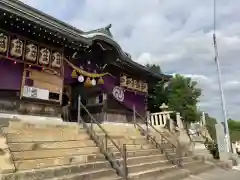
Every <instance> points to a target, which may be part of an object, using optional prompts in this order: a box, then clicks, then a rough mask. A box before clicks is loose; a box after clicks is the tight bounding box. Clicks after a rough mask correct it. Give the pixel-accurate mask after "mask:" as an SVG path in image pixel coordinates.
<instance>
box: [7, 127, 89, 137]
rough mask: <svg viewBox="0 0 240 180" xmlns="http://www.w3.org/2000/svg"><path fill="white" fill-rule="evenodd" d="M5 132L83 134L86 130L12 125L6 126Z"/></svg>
mask: <svg viewBox="0 0 240 180" xmlns="http://www.w3.org/2000/svg"><path fill="white" fill-rule="evenodd" d="M3 132H4V133H8V134H32V133H37V134H46V135H55V134H56V135H58V134H59V133H65V134H67V133H69V134H81V133H86V130H85V129H83V128H79V129H74V130H69V129H60V128H28V127H23V128H11V127H5V128H3Z"/></svg>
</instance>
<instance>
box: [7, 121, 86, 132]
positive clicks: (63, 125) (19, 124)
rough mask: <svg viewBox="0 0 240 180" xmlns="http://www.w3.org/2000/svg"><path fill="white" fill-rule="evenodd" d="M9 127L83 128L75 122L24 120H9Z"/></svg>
mask: <svg viewBox="0 0 240 180" xmlns="http://www.w3.org/2000/svg"><path fill="white" fill-rule="evenodd" d="M8 127H9V128H43V129H49V130H51V129H58V130H61V129H64V130H70V131H71V130H78V129H79V128H83V126H82V125H78V124H77V123H75V122H61V123H57V124H46V123H41V122H36V123H30V122H24V121H9V125H8Z"/></svg>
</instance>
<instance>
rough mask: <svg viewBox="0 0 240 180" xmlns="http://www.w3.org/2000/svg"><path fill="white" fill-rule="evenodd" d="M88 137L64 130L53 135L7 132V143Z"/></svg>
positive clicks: (70, 139) (78, 139) (76, 139)
mask: <svg viewBox="0 0 240 180" xmlns="http://www.w3.org/2000/svg"><path fill="white" fill-rule="evenodd" d="M86 139H90V137H89V135H88V134H86V133H85V134H77V135H76V134H69V133H65V132H59V133H55V134H54V135H44V134H43V133H37V132H36V133H32V134H29V133H24V134H7V140H8V142H9V143H14V142H42V141H43V142H46V141H80V140H86Z"/></svg>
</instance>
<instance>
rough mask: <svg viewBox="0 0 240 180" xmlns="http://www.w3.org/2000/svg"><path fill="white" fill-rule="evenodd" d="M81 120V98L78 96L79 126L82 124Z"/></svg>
mask: <svg viewBox="0 0 240 180" xmlns="http://www.w3.org/2000/svg"><path fill="white" fill-rule="evenodd" d="M80 118H81V96H80V94H79V95H78V117H77V119H78V124H80Z"/></svg>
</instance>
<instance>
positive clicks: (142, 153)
mask: <svg viewBox="0 0 240 180" xmlns="http://www.w3.org/2000/svg"><path fill="white" fill-rule="evenodd" d="M113 154H114V155H115V157H116V158H120V152H118V151H115V152H113ZM157 154H161V153H160V151H159V150H157V149H143V150H137V151H127V157H136V156H148V155H157Z"/></svg>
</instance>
